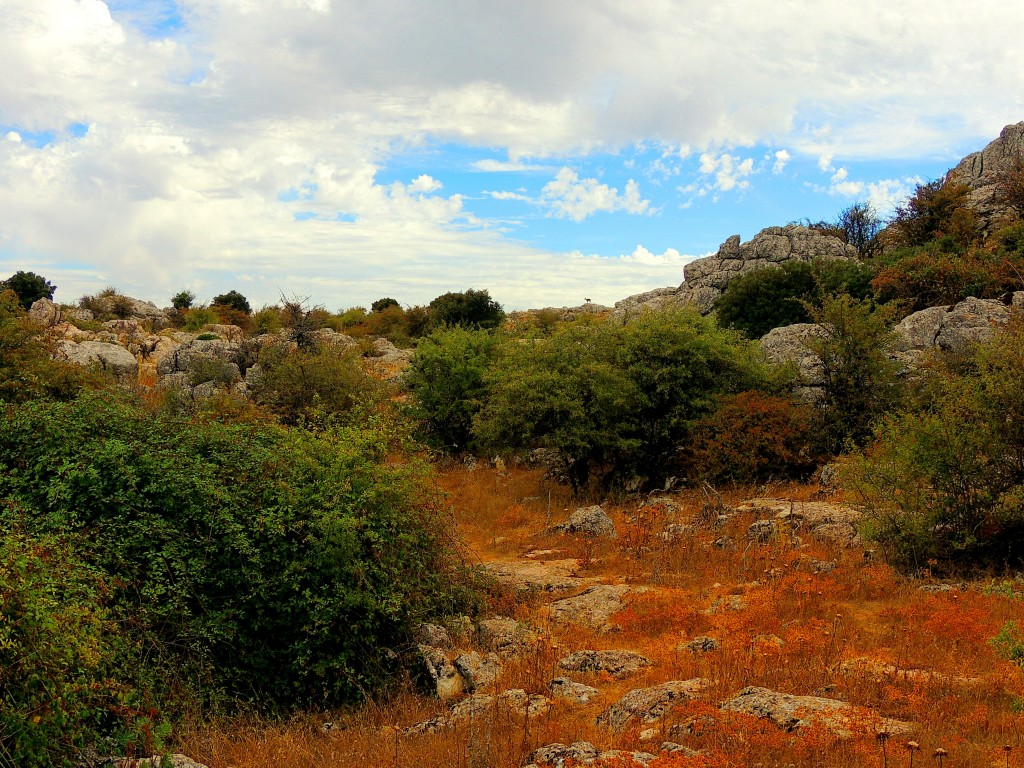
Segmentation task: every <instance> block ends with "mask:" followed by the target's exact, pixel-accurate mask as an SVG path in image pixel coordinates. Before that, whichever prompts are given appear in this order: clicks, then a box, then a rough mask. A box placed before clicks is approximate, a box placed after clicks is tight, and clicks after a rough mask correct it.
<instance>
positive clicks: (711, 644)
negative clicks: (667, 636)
mask: <svg viewBox="0 0 1024 768" xmlns="http://www.w3.org/2000/svg"><path fill="white" fill-rule="evenodd" d="M721 647H722V644H721V643H720V642H719V641H718V640H716V639H715V638H713V637H708V636H707V635H701V636H700V637H695V638H693V640H687V641H686V642H685V643H680V644H679V645H678V646H676V650H677V651H686V652H688V653H694V654H698V653H711V652H712V651H717V650H718V649H719V648H721Z"/></svg>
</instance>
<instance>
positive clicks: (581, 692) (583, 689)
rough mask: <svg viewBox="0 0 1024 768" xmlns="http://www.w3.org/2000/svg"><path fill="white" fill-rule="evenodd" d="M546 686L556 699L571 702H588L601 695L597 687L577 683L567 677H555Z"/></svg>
mask: <svg viewBox="0 0 1024 768" xmlns="http://www.w3.org/2000/svg"><path fill="white" fill-rule="evenodd" d="M548 688H549V689H550V690H551V695H552V696H554V697H555V698H556V699H565V700H566V701H568V702H571V703H572V704H589V703H590V702H591V701H593V700H594V699H596V698H597V697H598V696H600V695H601V692H600V691H599V690H597V688H594V687H593V686H590V685H584V684H583V683H577V682H576V681H574V680H570V679H569V678H568V677H556V678H555V679H554V680H552V681H551V682H550V683H548Z"/></svg>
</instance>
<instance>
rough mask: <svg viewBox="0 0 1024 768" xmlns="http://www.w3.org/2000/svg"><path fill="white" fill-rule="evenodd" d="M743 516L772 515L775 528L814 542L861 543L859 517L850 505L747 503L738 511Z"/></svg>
mask: <svg viewBox="0 0 1024 768" xmlns="http://www.w3.org/2000/svg"><path fill="white" fill-rule="evenodd" d="M739 509H740V510H742V511H744V512H750V513H754V514H757V515H768V514H770V515H772V517H773V518H774V520H775V522H776V524H777V525H779V526H781V527H783V528H784V529H788V530H789V531H790V532H797V531H799V532H801V534H803V533H809V534H810V535H811V536H813V537H814V538H815V539H818V540H821V541H829V542H832V543H835V544H840V545H842V546H844V547H854V546H858V545H859V544H860V543H861V539H860V536H859V534H858V533H857V524H858V523H859V522H860V520H861V517H862V514H861V512H860V511H859V510H857V509H855V508H854V507H852V506H851V505H849V504H836V503H832V502H825V501H789V500H786V499H768V498H758V499H748V500H747V501H744V502H743V503H742V504H741V505H740V507H739Z"/></svg>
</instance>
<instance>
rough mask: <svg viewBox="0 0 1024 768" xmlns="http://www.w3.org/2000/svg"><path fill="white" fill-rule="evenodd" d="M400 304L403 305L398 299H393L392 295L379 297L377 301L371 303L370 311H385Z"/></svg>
mask: <svg viewBox="0 0 1024 768" xmlns="http://www.w3.org/2000/svg"><path fill="white" fill-rule="evenodd" d="M398 306H401V305H400V304H399V303H398V301H397V299H392V298H391V297H390V296H388V297H385V298H383V299H377V300H376V301H375V302H373V304H371V305H370V311H371V312H383V311H384V310H385V309H387V308H388V307H398Z"/></svg>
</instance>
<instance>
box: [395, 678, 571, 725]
mask: <svg viewBox="0 0 1024 768" xmlns="http://www.w3.org/2000/svg"><path fill="white" fill-rule="evenodd" d="M550 710H551V700H550V699H548V698H547V697H545V696H539V695H533V696H531V695H529V694H527V693H526V691H524V690H522V689H521V688H514V689H512V690H509V691H503V692H502V693H500V694H498V695H497V696H494V695H493V694H489V693H476V694H473V695H472V696H467V697H466V698H464V699H461V700H460V701H458V702H456V703H455V704H454V705H453V706H452V708H451V711H450V712H449V714H448V715H440V716H438V717H432V718H430V719H429V720H424V721H423V722H420V723H416V724H415V725H410V726H408V727H406V728H402V729H401V733H402V734H403V735H405V736H420V735H422V734H425V733H436V732H438V731H441V730H445V729H448V728H454V727H455V726H456V725H458V724H459V723H461V722H463V721H466V720H479V719H481V718H488V717H491V716H492V715H495V714H501V715H503V716H505V717H506V718H507V717H509V716H511V717H512V718H514V719H515V721H516V722H519V723H521V722H522V721H523V719H524V718H527V719H531V720H532V719H533V718H535V717H539V716H541V715H546V714H547V713H548V712H549V711H550Z"/></svg>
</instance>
